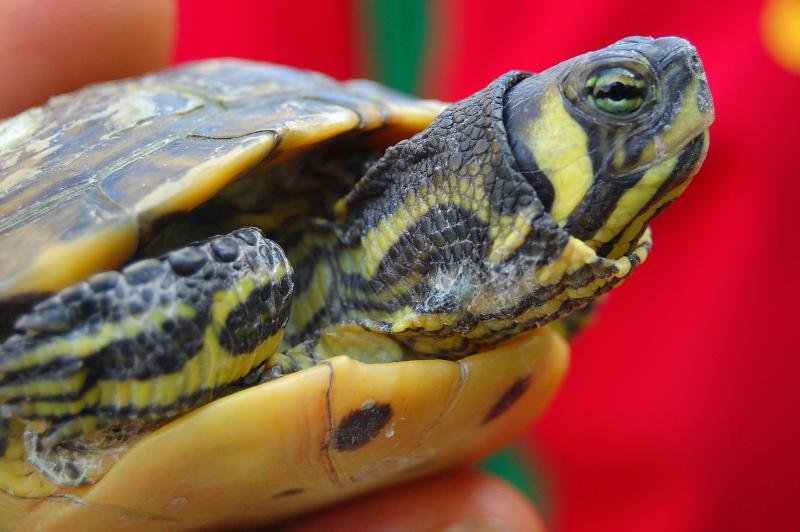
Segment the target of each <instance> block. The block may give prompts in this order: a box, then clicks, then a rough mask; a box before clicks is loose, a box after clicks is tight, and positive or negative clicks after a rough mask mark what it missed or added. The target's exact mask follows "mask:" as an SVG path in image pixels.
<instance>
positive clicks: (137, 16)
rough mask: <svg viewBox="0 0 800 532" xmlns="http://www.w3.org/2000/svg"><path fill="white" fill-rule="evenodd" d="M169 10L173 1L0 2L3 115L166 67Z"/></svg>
mask: <svg viewBox="0 0 800 532" xmlns="http://www.w3.org/2000/svg"><path fill="white" fill-rule="evenodd" d="M174 11H175V9H174V5H173V3H172V2H171V1H170V0H136V1H130V0H80V1H73V2H63V1H60V0H0V80H2V82H0V116H7V115H10V114H14V113H17V112H19V111H22V110H24V109H26V108H28V107H31V106H33V105H37V104H40V103H42V102H43V101H45V100H46V99H47V97H49V96H51V95H53V94H60V93H64V92H69V91H72V90H75V89H77V88H79V87H81V86H83V85H86V84H87V83H90V82H93V81H100V80H107V79H115V78H120V77H125V76H131V75H134V74H140V73H142V72H146V71H148V70H153V69H156V68H159V67H162V66H164V65H165V64H166V63H167V61H168V60H169V58H170V54H171V51H172V41H173V36H174V33H175V30H174V26H175V21H174V19H175V13H174Z"/></svg>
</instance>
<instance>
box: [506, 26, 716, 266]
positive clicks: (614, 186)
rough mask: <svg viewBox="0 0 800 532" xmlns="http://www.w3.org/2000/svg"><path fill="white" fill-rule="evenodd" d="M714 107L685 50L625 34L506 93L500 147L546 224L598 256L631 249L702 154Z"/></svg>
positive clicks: (682, 44)
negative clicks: (548, 219) (506, 149)
mask: <svg viewBox="0 0 800 532" xmlns="http://www.w3.org/2000/svg"><path fill="white" fill-rule="evenodd" d="M713 118H714V108H713V103H712V100H711V95H710V92H709V89H708V84H707V82H706V77H705V73H704V71H703V66H702V63H701V62H700V59H699V57H698V55H697V52H696V51H695V49H694V47H693V46H692V45H691V44H690V43H689V42H687V41H685V40H683V39H680V38H677V37H666V38H660V39H653V38H649V37H629V38H627V39H624V40H621V41H619V42H617V43H615V44H613V45H611V46H609V47H608V48H605V49H603V50H599V51H596V52H591V53H587V54H584V55H581V56H578V57H576V58H574V59H571V60H569V61H566V62H564V63H561V64H559V65H556V66H555V67H553V68H550V69H548V70H546V71H545V72H542V73H541V74H539V75H536V76H531V77H529V78H527V79H525V80H523V81H521V82H520V83H518V84H517V85H515V86H514V87H513V88H512V89H511V90H510V91H509V93H508V94H507V98H506V104H505V116H504V119H505V123H506V129H507V132H508V136H509V142H510V145H511V148H512V151H513V154H514V157H515V158H516V160H517V163H518V165H519V167H520V170H521V171H522V173H523V175H524V176H525V178H526V179H527V180H528V182H529V183H530V184H531V185H532V186H533V188H534V189H535V190H536V193H537V196H538V197H539V199H540V200H541V202H542V204H543V205H544V207H545V208H546V209H547V210H548V212H549V213H550V215H551V216H552V218H553V219H554V220H555V222H556V223H557V224H558V225H559V226H560V227H562V228H564V229H565V230H566V231H567V232H568V233H569V234H570V235H571V236H573V237H575V238H578V239H580V240H582V241H583V242H584V243H586V244H587V245H588V246H589V247H591V248H593V249H594V250H595V251H596V252H597V253H598V255H600V256H603V257H608V258H611V259H616V258H618V257H620V256H622V255H624V254H626V253H628V252H630V251H631V250H632V249H634V248H635V247H636V246H637V244H638V242H639V238H640V236H641V235H642V233H643V232H644V231H645V229H646V227H647V223H648V221H649V220H650V219H651V218H652V217H653V216H655V215H656V214H658V213H659V212H660V211H661V210H663V209H664V208H665V207H666V206H667V205H668V204H669V203H670V202H672V201H673V200H674V199H675V198H677V197H678V196H679V195H680V194H681V193H682V192H683V190H684V189H685V188H686V186H687V185H688V184H689V181H690V180H691V178H692V177H693V176H694V174H695V173H696V172H697V170H698V169H699V167H700V165H701V164H702V162H703V159H704V158H705V154H706V150H707V147H708V127H709V125H710V124H711V122H712V121H713Z"/></svg>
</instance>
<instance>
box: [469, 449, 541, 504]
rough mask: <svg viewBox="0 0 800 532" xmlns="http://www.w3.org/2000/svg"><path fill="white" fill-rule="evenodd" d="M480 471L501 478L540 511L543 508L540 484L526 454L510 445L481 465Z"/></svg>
mask: <svg viewBox="0 0 800 532" xmlns="http://www.w3.org/2000/svg"><path fill="white" fill-rule="evenodd" d="M481 469H483V470H484V471H486V472H488V473H491V474H493V475H497V476H498V477H501V478H503V479H504V480H506V481H507V482H508V483H509V484H512V485H513V486H515V487H516V488H517V489H518V490H519V491H521V492H522V493H524V494H525V495H526V496H527V497H528V499H530V500H531V501H533V503H534V504H535V505H536V507H537V508H539V509H540V511H541V510H542V509H543V508H544V505H543V502H544V501H543V499H544V497H543V494H542V489H541V482H540V481H539V479H538V478H537V475H536V472H535V471H536V470H535V468H534V467H533V464H532V463H531V460H530V458H529V457H528V455H527V453H526V452H525V451H524V450H523V449H522V448H521V447H518V446H516V445H510V446H508V447H506V448H505V449H501V450H499V451H497V452H496V453H494V454H493V455H492V456H490V457H489V458H487V459H486V460H484V461H483V463H481Z"/></svg>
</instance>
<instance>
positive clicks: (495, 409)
mask: <svg viewBox="0 0 800 532" xmlns="http://www.w3.org/2000/svg"><path fill="white" fill-rule="evenodd" d="M530 385H531V376H530V375H528V376H527V377H522V378H520V379H518V380H517V381H516V382H515V383H514V384H512V385H511V386H510V387H509V388H508V389H507V390H506V391H505V392H504V393H503V395H501V396H500V399H498V400H497V402H496V403H495V404H494V405H492V408H490V409H489V411H488V412H487V413H486V416H485V417H484V418H483V421H481V425H485V424H486V423H489V422H490V421H492V420H493V419H496V418H498V417H500V416H501V415H502V414H503V413H504V412H505V411H506V410H508V409H509V408H511V407H512V406H513V405H514V403H516V402H517V401H518V400H519V398H520V397H522V394H524V393H525V390H527V389H528V386H530Z"/></svg>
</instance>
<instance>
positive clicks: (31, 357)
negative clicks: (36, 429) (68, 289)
mask: <svg viewBox="0 0 800 532" xmlns="http://www.w3.org/2000/svg"><path fill="white" fill-rule="evenodd" d="M195 314H196V311H195V310H194V309H193V308H192V307H190V306H188V305H183V304H179V305H173V304H169V305H166V306H164V307H161V308H160V309H154V311H151V312H150V313H145V314H143V315H139V316H128V317H126V318H123V319H122V320H120V321H116V322H107V323H103V324H102V325H101V326H100V329H99V330H98V331H97V332H94V333H87V334H82V335H78V336H69V337H66V338H64V337H61V338H54V339H53V340H51V341H49V342H46V343H43V344H41V345H38V346H36V347H35V348H34V349H33V350H32V351H30V352H28V353H26V354H25V355H24V356H21V357H19V358H17V359H15V360H6V361H3V363H2V366H0V370H1V371H3V372H12V371H18V370H21V369H25V368H32V367H35V366H40V365H44V364H47V363H48V362H52V361H53V360H57V359H58V358H60V357H64V358H68V359H80V358H86V357H90V356H92V355H94V354H95V353H97V352H98V351H100V350H101V349H103V348H104V347H106V346H108V345H109V344H110V343H111V342H113V341H115V340H123V339H126V338H133V337H135V336H136V335H138V334H139V333H141V332H145V331H146V330H147V329H148V328H150V327H152V326H153V325H155V326H157V327H160V326H161V325H162V324H163V323H164V321H166V320H167V319H168V318H173V319H175V318H186V319H192V318H194V316H195Z"/></svg>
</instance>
